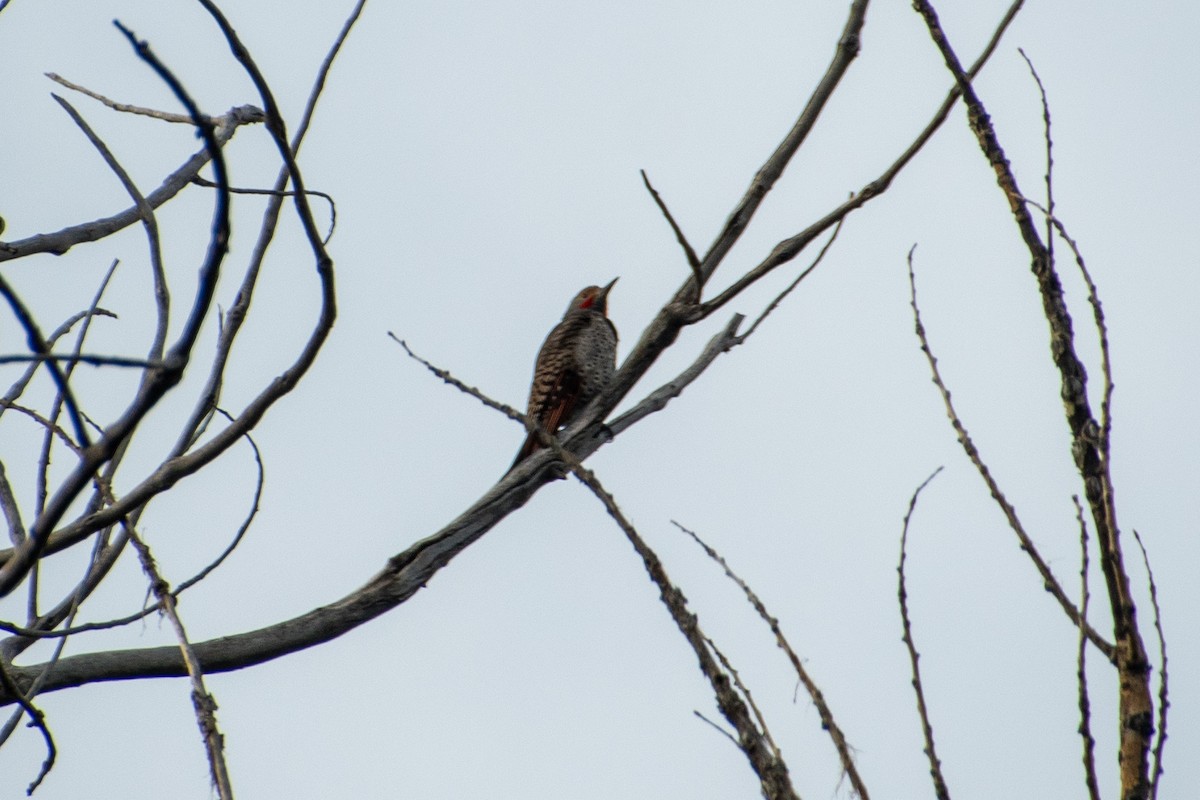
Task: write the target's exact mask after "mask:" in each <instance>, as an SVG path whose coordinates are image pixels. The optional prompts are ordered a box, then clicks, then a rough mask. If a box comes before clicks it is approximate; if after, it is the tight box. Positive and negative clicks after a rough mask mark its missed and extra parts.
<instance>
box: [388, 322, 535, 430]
mask: <svg viewBox="0 0 1200 800" xmlns="http://www.w3.org/2000/svg"><path fill="white" fill-rule="evenodd" d="M387 335H388V337H389V338H391V340H392V341H394V342H395V343H396V344H398V345H400V346H401V347H403V348H404V352H405V353H407V354H408V357H409V358H411V359H413V360H414V361H416V362H417V363H419V364H421V365H422V366H423V367H425V369H427V370H429V371H430V372H432V373H433V374H434V375H436V376H437V377H438V378H440V379H441V380H442V381H444V382H446V383H448V384H450V385H451V386H453V387H454V388H455V389H458V390H459V391H460V392H463V393H465V394H469V395H471V397H474V398H475V399H476V400H478V401H479V402H481V403H483V404H484V405H485V406H487V407H488V408H491V409H494V410H496V411H499V412H500V413H501V414H503V415H504V416H506V417H508V418H509V419H511V420H514V421H515V422H519V423H520V424H521V425H522V426H524V425H525V415H524V414H522V413H521V412H520V411H517V410H516V409H515V408H513V407H512V406H510V405H506V404H504V403H501V402H499V401H497V400H493V399H492V398H490V397H488V396H487V395H486V394H484V393H483V392H481V391H480V390H479V389H476V388H475V387H474V386H468V385H467V384H465V383H463V382H462V381H460V380H459V379H458V378H456V377H454V376H453V375H451V374H450V373H449V372H448V371H447V370H444V369H442V368H441V367H437V366H434V365H433V364H431V363H429V362H428V361H426V360H425V359H423V358H421V357H420V356H419V355H417V354H416V353H414V352H413V351H412V349H411V348H409V346H408V343H407V342H405V341H404V340H403V339H400V338H398V337H397V336H396V334H394V333H392V332H391V331H388V333H387Z"/></svg>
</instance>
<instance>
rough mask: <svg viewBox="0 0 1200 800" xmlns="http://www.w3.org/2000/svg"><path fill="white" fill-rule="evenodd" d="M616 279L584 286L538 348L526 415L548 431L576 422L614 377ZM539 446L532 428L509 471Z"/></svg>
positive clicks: (555, 431) (615, 365)
mask: <svg viewBox="0 0 1200 800" xmlns="http://www.w3.org/2000/svg"><path fill="white" fill-rule="evenodd" d="M616 282H617V278H613V279H612V280H611V281H609V282H608V284H607V285H606V286H588V287H587V288H585V289H583V290H582V291H580V292H579V294H577V295H575V297H574V298H572V300H571V303H570V304H569V305H568V306H567V310H566V313H564V314H563V318H562V322H560V323H558V324H557V325H555V326H554V328H553V329H551V331H550V334H549V335H548V336H547V337H546V341H545V342H543V343H542V349H541V350H539V351H538V356H537V361H536V362H535V363H534V367H533V382H532V385H531V386H530V387H529V405H528V407H527V410H526V412H525V415H526V417H527V418H528V419H529V421H530V422H531V423H532V424H533V425H535V426H536V427H537V428H538V429H540V430H542V431H544V432H546V433H548V434H551V435H553V434H555V433H557V432H558V431H559V430H560V429H561V428H565V427H566V426H568V425H570V424H571V423H572V422H574V421H575V420H576V419H577V418H578V416H579V414H580V413H581V412H582V411H583V410H584V409H585V408H587V406H588V403H590V402H591V401H592V400H594V399H595V398H596V397H597V396H598V395H599V394H600V393H601V392H602V391H604V388H605V387H606V386H608V383H609V381H611V380H612V376H613V372H615V371H616V367H617V329H616V326H614V325H613V324H612V321H611V320H609V318H608V293H609V292H610V291H611V290H612V287H613V284H615V283H616ZM539 447H541V445H540V444H539V443H538V437H537V434H536V433H535V432H533V431H530V432H529V435H528V436H526V437H525V443H524V444H523V445H521V449H520V450H519V451H517V457H516V459H515V460H514V461H513V463H512V466H511V467H509V468H508V471H509V472H512V471H513V470H514V469H516V467H517V465H518V464H520V463H521V462H522V461H524V460H525V459H526V458H528V457H529V456H530V454H532V453H533V452H534V451H536V450H537V449H538V448H539Z"/></svg>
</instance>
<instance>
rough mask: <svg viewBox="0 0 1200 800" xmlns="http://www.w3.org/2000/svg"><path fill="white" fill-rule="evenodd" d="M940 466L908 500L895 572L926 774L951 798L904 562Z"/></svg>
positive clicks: (942, 797) (941, 796) (942, 796)
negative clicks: (920, 501)
mask: <svg viewBox="0 0 1200 800" xmlns="http://www.w3.org/2000/svg"><path fill="white" fill-rule="evenodd" d="M941 471H942V467H938V468H937V469H935V470H934V471H933V472H932V473H931V474H930V476H929V477H928V478H926V479H925V480H924V481H922V482H921V485H920V486H918V487H917V489H916V491H914V492H913V494H912V498H911V499H909V501H908V511H907V512H905V514H904V528H903V530H902V531H901V533H900V566H899V567H898V568H897V569H896V572H898V573H899V575H900V588H899V591H898V594H899V598H900V621H901V623H902V624H903V626H904V646H905V647H906V648H908V660H909V663H910V664H911V665H912V686H913V691H914V692H916V695H917V713H918V714H919V715H920V717H921V732H922V733H923V734H924V736H925V757H926V758H928V759H929V776H930V778H932V780H933V791H934V794H936V795H937V798H938V800H950V790H949V789H948V788H947V786H946V777H945V775H943V774H942V762H941V761H940V760H939V759H938V757H937V747H936V746H935V744H934V740H933V724H932V723H931V722H930V721H929V709H928V707H927V706H926V705H925V689H924V687H923V686H922V684H921V667H920V663H919V662H920V659H921V656H920V655H919V654H918V653H917V646H916V644H915V643H914V642H913V636H912V622H911V621H910V620H909V618H908V590H907V589H906V588H905V585H904V563H905V561H907V559H908V552H907V547H908V524H909V522H910V521H911V520H912V515H913V511H915V510H916V508H917V498H919V497H920V496H921V491H922V490H923V489H924V488H925V487H926V486H928V485H929V483H930V481H932V480H933V479H934V478H936V477H937V476H938V473H939V472H941Z"/></svg>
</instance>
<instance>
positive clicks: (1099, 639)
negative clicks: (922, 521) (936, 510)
mask: <svg viewBox="0 0 1200 800" xmlns="http://www.w3.org/2000/svg"><path fill="white" fill-rule="evenodd" d="M913 250H916V245H913V248H912V250H909V251H908V287H909V293H910V301H909V302H910V305H911V306H912V310H913V321H914V327H915V330H916V334H917V339H918V340H919V341H920V343H921V352H922V353H924V354H925V360H926V361H927V362H929V369H930V372H932V374H933V383H934V385H935V386H937V389H938V392H939V393H940V394H941V396H942V402H943V403H944V404H945V406H946V416H947V417H948V418H949V419H950V425H951V426H952V427H953V428H954V432H955V433H956V434H958V442H959V444H961V445H962V448H963V451H964V452H965V453H966V454H967V458H969V459H970V460H971V463H972V464H973V465H974V466H975V469H976V471H978V472H979V476H980V477H981V478H983V482H984V483H985V484H987V487H988V491H989V492H991V495H992V499H993V500H995V501H996V505H998V506H1000V510H1001V511H1002V512H1003V513H1004V518H1005V519H1006V520H1008V526H1009V527H1010V528H1012V530H1013V533H1015V534H1016V535H1017V539H1018V541H1020V543H1021V549H1022V550H1024V551H1025V553H1026V554H1028V556H1029V559H1030V560H1031V561H1032V562H1033V565H1034V567H1035V568H1036V569H1037V571H1038V574H1039V575H1040V576H1041V578H1042V584H1043V585H1044V586H1045V588H1046V591H1048V592H1049V593H1050V594H1051V595H1053V597H1054V599H1055V600H1057V601H1058V604H1059V605H1060V606H1061V607H1062V610H1063V612H1064V613H1066V615H1067V617H1068V618H1069V619H1070V620H1071V622H1072V623H1073V624H1074V625H1075V626H1076V627H1078V628H1080V629H1081V630H1084V631H1086V632H1087V637H1088V639H1089V640H1090V641H1091V642H1092V644H1094V645H1096V648H1097V649H1098V650H1100V652H1101V653H1103V654H1104V656H1105V658H1107V659H1108V660H1109V661H1113V660H1114V659H1115V658H1116V650H1115V648H1114V647H1113V645H1112V644H1110V643H1109V642H1108V641H1106V640H1105V639H1104V637H1103V636H1101V635H1100V634H1099V633H1097V632H1096V631H1095V629H1093V628H1092V626H1091V625H1089V624H1088V623H1087V620H1085V619H1084V618H1083V616H1082V615H1081V614H1080V613H1079V609H1077V608H1076V607H1075V604H1074V603H1073V602H1071V599H1070V598H1069V597H1067V593H1066V592H1065V591H1064V590H1063V588H1062V584H1061V583H1059V581H1058V578H1056V577H1055V576H1054V573H1053V571H1051V569H1050V565H1049V564H1048V563H1047V562H1046V560H1045V559H1044V558H1042V554H1041V553H1039V552H1038V549H1037V546H1036V545H1035V544H1034V543H1033V539H1032V538H1030V536H1029V534H1028V533H1027V532H1026V531H1025V526H1024V525H1022V524H1021V520H1020V518H1019V517H1018V516H1017V510H1016V509H1015V508H1014V507H1013V505H1012V503H1010V502H1008V498H1007V497H1005V496H1004V492H1003V491H1001V489H1000V485H999V484H998V483H997V482H996V479H995V478H994V477H992V472H991V470H989V469H988V466H987V464H986V463H985V462H984V460H983V457H982V456H980V455H979V449H978V448H977V447H976V446H975V443H974V442H973V441H972V440H971V435H970V434H969V433H967V428H966V426H965V425H963V422H962V419H961V418H960V417H959V416H958V411H956V410H955V408H954V403H953V401H952V400H951V399H950V390H949V389H947V388H946V384H945V382H944V381H943V380H942V374H941V371H940V370H939V369H938V365H937V358H935V357H934V355H933V350H932V349H931V348H930V346H929V339H928V337H927V336H926V335H925V326H924V325H923V324H922V322H921V309H920V307H919V306H918V305H917V279H916V275H915V274H914V273H913V258H912V257H913Z"/></svg>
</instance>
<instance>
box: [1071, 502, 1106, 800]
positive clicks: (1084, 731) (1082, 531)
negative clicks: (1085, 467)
mask: <svg viewBox="0 0 1200 800" xmlns="http://www.w3.org/2000/svg"><path fill="white" fill-rule="evenodd" d="M1071 499H1072V500H1073V501H1074V502H1075V519H1076V520H1078V522H1079V551H1080V566H1079V583H1080V595H1081V597H1080V600H1079V614H1080V616H1082V617H1083V618H1084V619H1085V620H1086V619H1087V610H1088V598H1089V597H1090V594H1089V592H1088V529H1087V522H1085V521H1084V519H1083V506H1081V505H1080V504H1079V497H1078V496H1072V497H1071ZM1076 665H1077V667H1076V678H1077V680H1078V682H1079V735H1080V736H1081V737H1082V738H1083V776H1084V781H1085V782H1086V784H1087V788H1088V797H1090V798H1091V800H1100V784H1099V783H1098V782H1097V780H1096V739H1095V737H1094V736H1092V712H1091V700H1090V699H1089V698H1088V681H1087V637H1085V636H1084V635H1083V629H1082V628H1081V629H1080V632H1079V650H1078V656H1077V661H1076Z"/></svg>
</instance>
